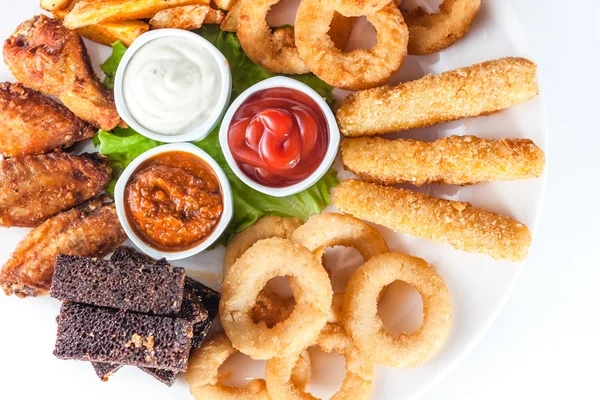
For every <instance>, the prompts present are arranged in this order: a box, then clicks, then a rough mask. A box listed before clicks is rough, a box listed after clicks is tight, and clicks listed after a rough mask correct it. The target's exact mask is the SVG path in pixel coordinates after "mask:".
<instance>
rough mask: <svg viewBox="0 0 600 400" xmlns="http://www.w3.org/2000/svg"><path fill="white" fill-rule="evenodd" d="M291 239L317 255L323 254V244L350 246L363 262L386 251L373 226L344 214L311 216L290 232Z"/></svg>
mask: <svg viewBox="0 0 600 400" xmlns="http://www.w3.org/2000/svg"><path fill="white" fill-rule="evenodd" d="M324 227H327V229H324ZM292 240H293V241H294V242H297V243H300V244H301V245H302V246H304V247H306V248H307V249H309V250H310V251H312V252H313V253H314V254H315V255H316V256H317V257H319V258H322V257H323V255H324V254H325V248H326V247H333V246H346V247H354V248H355V249H356V250H358V252H359V253H360V255H361V256H362V257H363V259H364V260H365V261H367V260H369V259H370V258H371V257H374V256H376V255H378V254H382V253H387V252H388V251H389V249H388V246H387V244H386V242H385V239H384V238H383V236H381V233H379V231H378V230H377V229H375V228H373V227H372V226H371V225H369V224H367V223H366V222H364V221H361V220H360V219H358V218H355V217H353V216H351V215H348V214H338V213H324V214H317V215H313V216H312V217H310V218H309V219H308V221H306V222H305V223H304V225H302V226H301V227H299V228H298V229H296V230H295V231H294V233H293V234H292Z"/></svg>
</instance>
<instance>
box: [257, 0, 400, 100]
mask: <svg viewBox="0 0 600 400" xmlns="http://www.w3.org/2000/svg"><path fill="white" fill-rule="evenodd" d="M246 1H248V0H246ZM335 6H336V3H335V2H333V1H327V0H302V2H301V3H300V7H299V8H298V13H297V14H296V25H295V30H296V46H297V48H298V53H299V54H300V57H301V58H302V60H304V62H305V63H306V65H307V66H308V68H309V69H310V70H311V71H312V72H313V73H314V74H315V75H317V76H318V77H319V78H321V79H322V80H324V81H325V82H327V83H329V84H330V85H332V86H335V87H337V88H341V89H352V90H359V89H366V88H371V87H375V86H378V85H381V84H383V83H384V82H385V81H387V80H388V79H389V78H390V77H391V76H392V75H393V74H394V73H395V72H396V71H398V70H399V69H400V66H401V65H402V63H403V61H404V58H405V57H406V54H407V45H408V28H407V26H406V24H405V23H404V19H403V18H402V14H401V13H400V11H399V10H398V8H397V7H396V6H395V5H394V4H393V3H391V2H390V3H389V4H388V5H386V6H385V7H384V8H382V9H381V10H379V11H377V12H376V13H375V14H371V15H367V16H366V18H367V20H368V21H369V22H370V23H371V24H373V27H374V28H375V30H376V31H377V44H376V45H375V46H374V47H373V48H372V49H370V50H362V49H355V50H353V51H351V52H348V53H347V52H344V51H342V50H340V49H339V48H337V47H336V44H335V43H334V42H333V41H332V40H331V37H330V36H329V34H328V32H329V30H330V26H331V21H332V19H333V16H334V12H335Z"/></svg>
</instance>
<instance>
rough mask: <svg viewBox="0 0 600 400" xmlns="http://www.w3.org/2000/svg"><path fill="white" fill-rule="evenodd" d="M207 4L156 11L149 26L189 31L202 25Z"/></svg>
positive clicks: (207, 8) (207, 7) (207, 9)
mask: <svg viewBox="0 0 600 400" xmlns="http://www.w3.org/2000/svg"><path fill="white" fill-rule="evenodd" d="M209 10H210V7H209V6H198V5H194V6H181V7H174V8H168V9H166V10H162V11H159V12H157V13H156V15H155V16H154V17H152V19H151V20H150V28H152V29H161V28H177V29H186V30H188V31H191V30H193V29H198V28H200V27H201V26H202V23H203V22H204V18H205V17H206V14H208V11H209Z"/></svg>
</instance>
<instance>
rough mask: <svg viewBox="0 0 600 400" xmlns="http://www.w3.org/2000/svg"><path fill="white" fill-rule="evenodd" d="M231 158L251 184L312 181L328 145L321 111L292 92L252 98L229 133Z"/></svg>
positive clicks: (284, 90)
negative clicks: (310, 177) (310, 178)
mask: <svg viewBox="0 0 600 400" xmlns="http://www.w3.org/2000/svg"><path fill="white" fill-rule="evenodd" d="M227 138H228V143H229V148H230V150H231V154H232V155H233V158H234V159H235V161H236V163H237V165H238V167H239V168H240V169H241V170H242V171H244V173H245V174H246V175H248V176H249V177H250V178H252V180H254V181H256V182H258V183H260V184H262V185H265V186H270V187H284V186H290V185H293V184H295V183H298V182H301V181H303V180H304V179H306V178H308V177H309V176H310V175H311V174H312V173H313V172H315V170H316V169H317V168H318V167H319V165H320V164H321V162H322V161H323V159H324V158H325V153H326V152H327V146H328V144H329V128H328V126H327V121H326V119H325V115H324V114H323V111H322V110H321V108H320V107H319V105H318V104H317V103H316V102H315V101H314V100H313V99H311V98H310V97H309V96H307V95H306V94H304V93H302V92H300V91H298V90H295V89H288V88H272V89H265V90H262V91H260V92H257V93H254V94H253V95H252V96H250V97H248V99H246V100H245V101H244V102H243V103H242V104H241V105H240V107H239V108H238V110H237V111H236V112H235V114H234V115H233V118H232V120H231V124H230V125H229V131H228V136H227Z"/></svg>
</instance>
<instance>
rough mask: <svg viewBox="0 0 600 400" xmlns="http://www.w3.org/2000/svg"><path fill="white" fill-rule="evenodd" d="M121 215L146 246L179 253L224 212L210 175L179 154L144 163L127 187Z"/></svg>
mask: <svg viewBox="0 0 600 400" xmlns="http://www.w3.org/2000/svg"><path fill="white" fill-rule="evenodd" d="M124 204H125V213H126V215H127V219H128V221H129V225H130V226H131V227H132V229H133V231H134V232H135V234H136V235H137V236H138V237H139V238H140V239H142V240H143V241H144V242H145V243H146V244H148V245H149V246H151V247H153V248H155V249H157V250H163V251H182V250H187V249H189V248H192V247H194V246H196V245H197V244H198V243H200V242H202V241H203V240H205V239H206V238H207V237H208V236H209V235H210V234H211V233H212V232H213V231H214V229H215V228H216V226H217V224H218V223H219V220H220V218H221V214H222V213H223V195H222V193H221V186H220V184H219V181H218V179H217V176H216V174H215V173H214V171H213V170H212V169H211V168H210V166H208V164H206V163H205V162H204V161H203V160H202V159H200V158H199V157H197V156H195V155H193V154H191V153H187V152H182V151H172V152H167V153H162V154H158V155H156V156H155V157H152V158H150V159H148V160H146V161H144V162H143V163H142V164H141V165H140V166H139V167H138V168H137V170H136V171H135V172H134V173H133V174H132V175H131V178H130V179H129V182H127V185H126V186H125V194H124Z"/></svg>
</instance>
